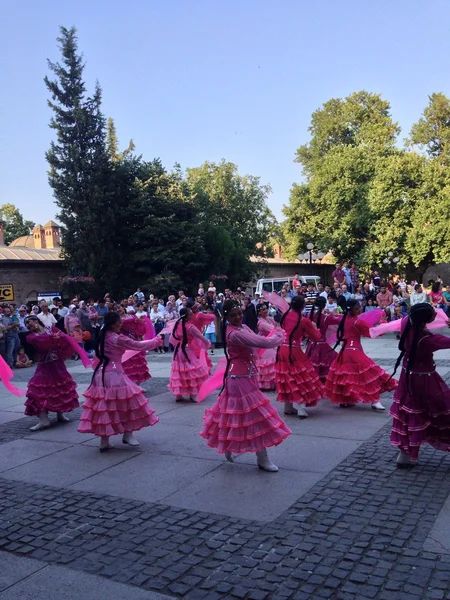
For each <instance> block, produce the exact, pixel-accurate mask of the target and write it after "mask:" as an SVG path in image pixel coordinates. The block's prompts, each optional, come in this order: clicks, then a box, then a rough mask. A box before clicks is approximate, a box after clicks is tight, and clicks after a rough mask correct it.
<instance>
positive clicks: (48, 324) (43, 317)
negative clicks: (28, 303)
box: [39, 300, 56, 332]
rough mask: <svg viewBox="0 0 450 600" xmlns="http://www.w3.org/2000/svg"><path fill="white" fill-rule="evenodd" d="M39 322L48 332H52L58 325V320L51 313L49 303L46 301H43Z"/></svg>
mask: <svg viewBox="0 0 450 600" xmlns="http://www.w3.org/2000/svg"><path fill="white" fill-rule="evenodd" d="M55 308H56V307H55ZM39 320H40V321H41V323H42V324H43V326H44V327H45V329H46V330H47V331H48V332H50V331H51V330H52V327H53V326H54V325H56V319H55V317H54V316H53V315H52V313H51V312H50V311H49V309H48V305H47V302H46V301H45V300H42V301H41V312H40V313H39Z"/></svg>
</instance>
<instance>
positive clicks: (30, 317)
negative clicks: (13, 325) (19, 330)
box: [24, 315, 45, 329]
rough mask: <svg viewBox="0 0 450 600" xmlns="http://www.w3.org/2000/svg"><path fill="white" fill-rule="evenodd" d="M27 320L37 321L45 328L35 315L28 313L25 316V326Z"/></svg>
mask: <svg viewBox="0 0 450 600" xmlns="http://www.w3.org/2000/svg"><path fill="white" fill-rule="evenodd" d="M29 321H37V322H38V323H39V325H40V326H41V327H43V328H44V329H45V325H44V323H43V322H42V321H41V320H40V318H39V317H37V316H36V315H28V317H25V319H24V323H25V326H26V324H27V323H28V322H29Z"/></svg>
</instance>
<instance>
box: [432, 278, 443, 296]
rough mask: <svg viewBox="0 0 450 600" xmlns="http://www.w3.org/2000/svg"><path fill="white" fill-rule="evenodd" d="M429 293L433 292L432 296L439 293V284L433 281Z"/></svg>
mask: <svg viewBox="0 0 450 600" xmlns="http://www.w3.org/2000/svg"><path fill="white" fill-rule="evenodd" d="M431 291H432V292H433V294H437V293H438V292H440V291H441V282H440V281H435V282H434V283H433V284H432V286H431Z"/></svg>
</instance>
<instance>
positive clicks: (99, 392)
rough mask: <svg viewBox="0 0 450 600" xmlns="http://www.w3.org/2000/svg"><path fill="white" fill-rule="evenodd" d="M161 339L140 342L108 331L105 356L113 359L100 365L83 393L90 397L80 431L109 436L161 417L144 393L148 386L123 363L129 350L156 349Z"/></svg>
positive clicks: (140, 427)
mask: <svg viewBox="0 0 450 600" xmlns="http://www.w3.org/2000/svg"><path fill="white" fill-rule="evenodd" d="M158 342H159V340H158V338H155V339H153V340H148V341H142V342H138V341H135V340H131V339H130V338H128V337H127V336H125V335H122V334H117V333H113V332H108V333H107V334H106V338H105V356H107V357H108V358H109V362H108V364H107V365H106V366H103V367H100V369H99V370H98V371H97V373H96V374H95V376H94V379H93V381H92V383H91V385H90V387H89V388H88V389H87V390H86V391H85V392H84V394H83V396H84V397H85V398H86V401H85V403H84V404H83V412H82V414H81V418H80V426H79V427H78V431H79V432H81V433H93V434H94V435H98V436H102V437H109V436H111V435H116V434H118V433H131V432H132V431H138V430H139V429H142V428H143V427H147V426H149V425H155V423H157V422H158V421H159V419H158V417H157V416H156V415H155V411H154V410H153V409H152V408H150V406H149V404H148V399H147V398H146V397H145V396H144V394H143V391H144V390H143V389H142V388H141V387H139V386H138V385H136V384H135V383H133V382H132V381H131V380H130V379H129V378H128V377H127V376H126V375H125V372H124V369H123V365H122V355H123V353H124V352H125V351H126V350H137V351H139V350H140V351H145V350H154V349H155V348H156V347H157V346H158Z"/></svg>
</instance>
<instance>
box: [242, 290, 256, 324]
mask: <svg viewBox="0 0 450 600" xmlns="http://www.w3.org/2000/svg"><path fill="white" fill-rule="evenodd" d="M242 314H243V320H242V322H243V323H244V325H247V327H249V328H250V329H251V330H252V331H253V333H256V330H257V328H258V317H257V315H256V308H255V305H254V304H252V300H251V298H250V296H246V297H245V299H244V309H243V311H242Z"/></svg>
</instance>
